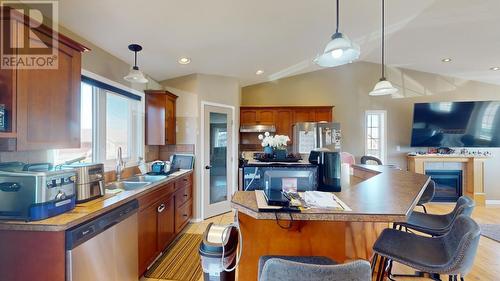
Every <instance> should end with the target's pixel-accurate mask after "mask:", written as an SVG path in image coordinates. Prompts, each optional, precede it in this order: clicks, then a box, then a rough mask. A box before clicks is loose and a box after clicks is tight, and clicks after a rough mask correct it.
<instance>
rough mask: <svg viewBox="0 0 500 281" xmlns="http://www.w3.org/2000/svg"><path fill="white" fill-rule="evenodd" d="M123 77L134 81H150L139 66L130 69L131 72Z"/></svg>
mask: <svg viewBox="0 0 500 281" xmlns="http://www.w3.org/2000/svg"><path fill="white" fill-rule="evenodd" d="M123 79H125V80H127V81H129V82H132V83H148V79H146V77H145V76H144V74H143V73H142V71H140V70H139V68H138V67H137V66H134V67H132V68H131V69H130V72H129V73H128V74H127V76H125V77H123Z"/></svg>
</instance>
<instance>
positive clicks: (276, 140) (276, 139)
mask: <svg viewBox="0 0 500 281" xmlns="http://www.w3.org/2000/svg"><path fill="white" fill-rule="evenodd" d="M259 140H261V141H262V143H261V145H262V147H266V146H269V147H272V148H274V149H286V146H287V143H288V142H289V141H290V138H289V137H288V136H284V135H275V136H271V134H269V132H265V133H264V135H262V134H260V135H259Z"/></svg>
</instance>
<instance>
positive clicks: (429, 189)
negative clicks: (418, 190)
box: [417, 180, 436, 214]
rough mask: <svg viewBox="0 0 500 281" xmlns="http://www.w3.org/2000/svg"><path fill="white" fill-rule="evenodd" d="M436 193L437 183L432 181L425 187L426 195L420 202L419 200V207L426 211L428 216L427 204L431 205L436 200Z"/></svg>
mask: <svg viewBox="0 0 500 281" xmlns="http://www.w3.org/2000/svg"><path fill="white" fill-rule="evenodd" d="M435 191H436V183H435V182H434V181H433V180H431V181H429V183H428V184H427V186H426V187H425V190H424V193H423V194H422V196H421V197H420V200H418V203H417V206H420V207H422V208H423V209H424V213H426V214H427V208H426V207H425V205H424V204H425V203H429V202H431V201H432V199H433V198H434V193H435Z"/></svg>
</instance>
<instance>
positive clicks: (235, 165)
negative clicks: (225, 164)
mask: <svg viewBox="0 0 500 281" xmlns="http://www.w3.org/2000/svg"><path fill="white" fill-rule="evenodd" d="M205 105H210V106H218V107H223V108H229V109H231V114H232V116H233V117H232V120H231V125H232V131H233V132H232V136H231V137H232V142H233V148H232V150H233V153H232V154H233V155H232V157H231V159H232V164H233V165H232V166H233V169H232V170H233V173H235V172H236V171H238V162H237V161H236V159H238V151H237V149H236V148H237V147H236V124H235V122H234V119H235V118H236V116H235V114H236V109H235V107H234V106H232V105H228V104H221V103H215V102H208V101H203V100H202V101H201V111H200V112H201V128H200V139H201V140H200V148H201V149H200V160H201V167H200V169H199V170H200V178H201V186H200V189H201V196H200V207H201V212H200V213H201V219H202V220H203V219H205V202H204V201H205V173H204V167H203V165H204V161H205V139H204V134H205ZM231 178H232V180H233V187H232V191H231V194H234V193H235V192H236V191H237V190H238V173H237V172H236V175H233V176H232V177H231ZM228 200H230V198H228Z"/></svg>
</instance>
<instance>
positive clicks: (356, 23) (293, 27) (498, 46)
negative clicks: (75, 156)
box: [59, 0, 500, 85]
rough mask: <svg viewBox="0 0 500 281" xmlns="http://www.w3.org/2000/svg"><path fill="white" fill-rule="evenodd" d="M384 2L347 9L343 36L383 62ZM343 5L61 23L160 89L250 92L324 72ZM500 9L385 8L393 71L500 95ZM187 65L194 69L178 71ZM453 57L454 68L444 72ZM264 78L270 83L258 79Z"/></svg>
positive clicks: (86, 16)
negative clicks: (197, 78) (212, 78)
mask: <svg viewBox="0 0 500 281" xmlns="http://www.w3.org/2000/svg"><path fill="white" fill-rule="evenodd" d="M380 3H381V1H380V0H341V2H340V11H341V16H340V31H341V32H343V33H344V34H346V35H348V36H349V37H350V38H351V39H353V40H354V41H356V42H357V43H358V44H360V46H361V58H360V59H361V60H364V61H370V62H379V61H380ZM334 7H335V1H334V0H177V1H175V0H148V1H132V0H106V1H103V0H85V1H82V0H60V1H59V10H60V12H59V20H60V23H61V24H62V25H63V26H65V27H67V28H69V29H70V30H72V31H74V32H75V33H77V34H79V35H80V36H82V37H84V38H86V39H88V40H89V41H91V42H93V43H95V44H96V45H98V46H99V47H101V48H103V49H105V50H106V51H108V52H110V53H111V54H113V55H115V56H117V57H119V58H121V59H122V60H124V61H127V62H130V63H132V62H133V56H132V54H131V53H130V52H129V51H128V49H127V45H128V44H130V43H139V44H141V45H143V47H144V50H143V51H142V52H141V53H140V55H139V66H140V67H141V69H142V70H143V71H144V72H146V73H148V74H149V75H150V76H152V77H153V78H154V79H156V80H158V81H161V80H164V79H168V78H173V77H178V76H182V75H187V74H191V73H206V74H217V75H224V76H232V77H236V78H238V79H239V80H240V81H241V84H242V85H249V84H254V83H258V82H263V81H267V80H272V79H276V78H280V77H284V76H289V75H293V74H298V73H302V72H307V71H311V70H316V69H319V68H318V67H316V66H314V65H313V64H312V63H311V60H312V59H313V58H314V57H315V56H316V54H318V53H320V52H321V51H322V50H323V48H324V46H325V45H326V43H327V42H328V41H329V37H330V36H331V34H332V33H333V31H334V29H335V26H334V23H335V8H334ZM499 17H500V1H499V0H476V1H470V0H418V1H415V0H386V34H387V35H386V47H387V49H386V62H387V64H388V65H391V66H399V67H404V68H409V69H415V70H420V71H426V72H432V73H439V74H444V75H450V76H454V77H459V78H464V79H471V80H478V81H484V82H490V83H495V84H499V85H500V71H496V72H494V71H491V70H489V68H490V67H492V66H500V29H499V27H500V18H499ZM182 56H188V57H190V58H191V59H192V62H191V64H189V65H179V64H177V59H178V58H179V57H182ZM445 57H451V58H453V62H451V63H442V62H441V59H442V58H445ZM258 69H263V70H264V71H265V74H264V75H261V76H257V75H256V74H255V71H256V70H258Z"/></svg>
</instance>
